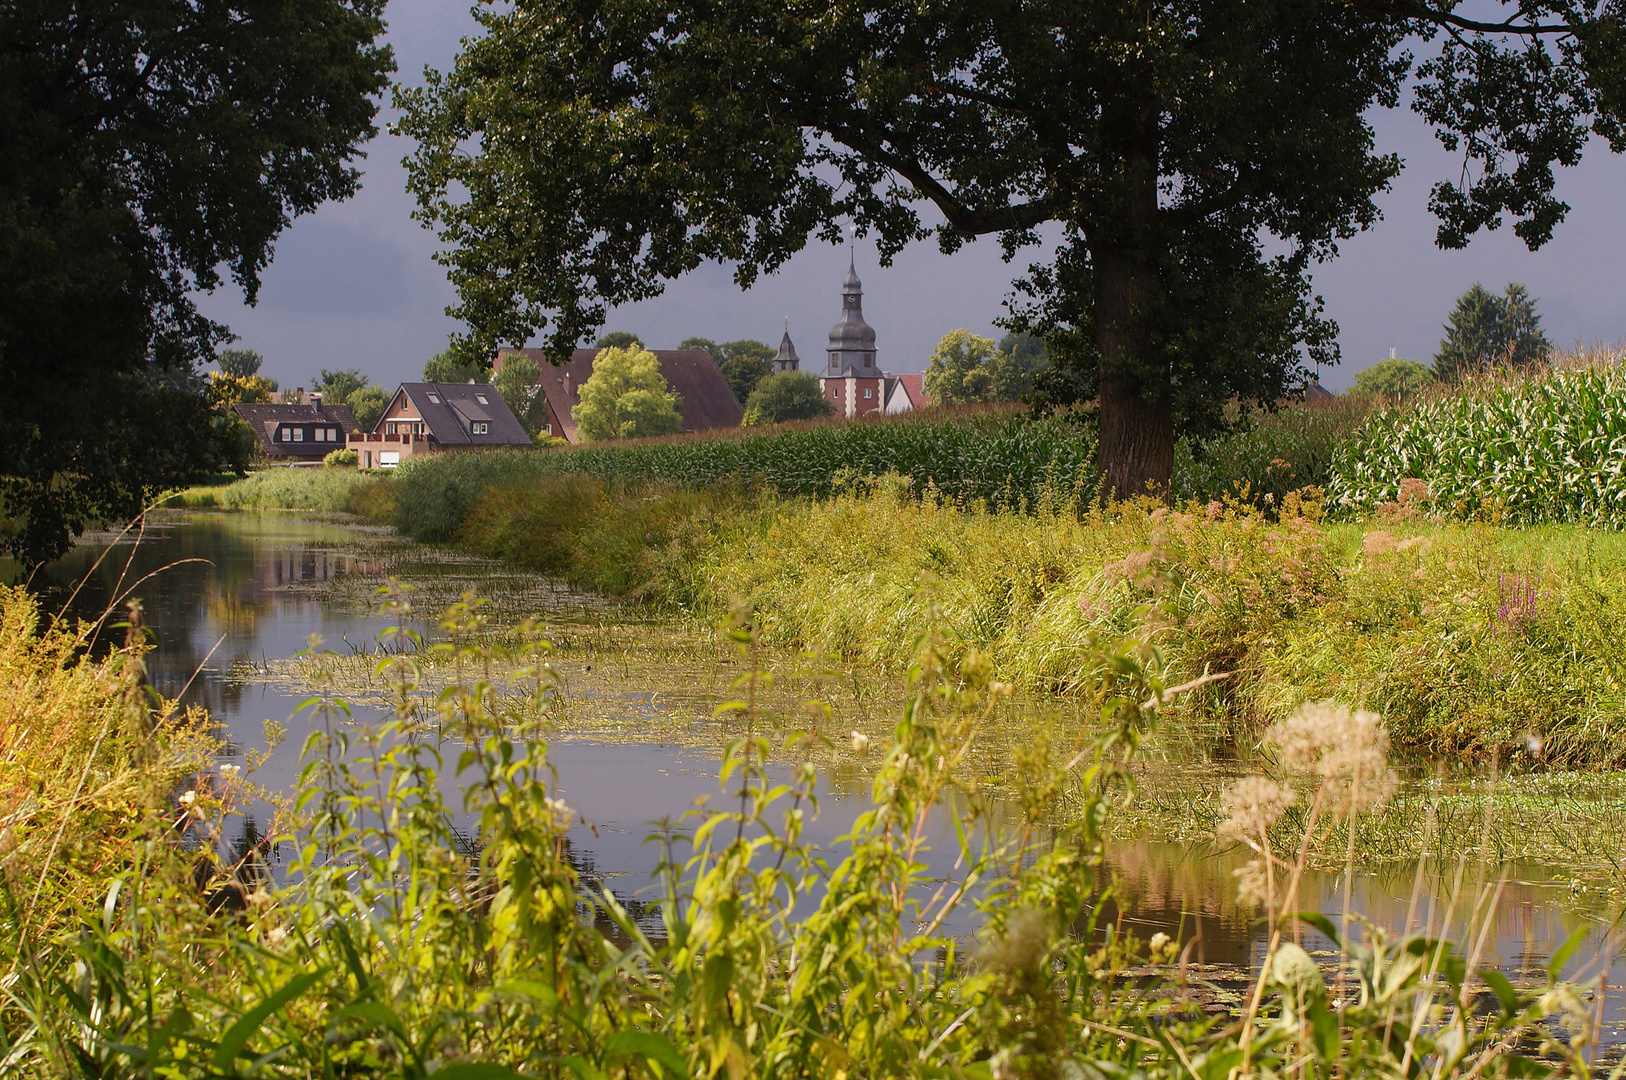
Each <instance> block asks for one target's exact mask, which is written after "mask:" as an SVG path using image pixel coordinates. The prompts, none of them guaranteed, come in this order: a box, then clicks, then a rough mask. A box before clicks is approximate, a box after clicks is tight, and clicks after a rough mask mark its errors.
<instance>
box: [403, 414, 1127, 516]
mask: <svg viewBox="0 0 1626 1080" xmlns="http://www.w3.org/2000/svg"><path fill="white" fill-rule="evenodd" d="M1091 449H1092V442H1091V439H1090V433H1089V431H1088V429H1085V428H1080V427H1078V426H1075V425H1073V424H1071V423H1069V422H1067V421H1066V420H1064V419H1062V418H1059V417H1052V418H1049V419H1046V420H1042V421H1034V420H1028V419H1025V418H1022V417H1019V416H1011V415H1002V414H987V415H982V416H976V415H972V416H963V417H949V418H942V417H897V418H887V419H884V420H875V421H870V422H862V423H854V424H827V425H825V424H821V425H817V426H813V427H808V428H802V429H790V430H779V431H771V432H761V433H757V432H750V433H740V434H735V435H733V436H731V437H729V438H710V439H697V438H684V439H681V440H673V441H671V442H644V443H639V444H636V445H628V446H589V447H581V448H576V449H571V450H568V451H564V452H561V453H554V454H532V453H526V452H512V451H504V450H493V451H488V452H483V453H480V454H439V455H435V456H432V457H427V458H418V459H413V460H412V461H410V462H407V463H404V464H403V465H402V467H401V468H400V470H399V471H398V473H397V475H396V477H395V485H396V487H397V489H398V496H397V506H398V508H399V509H398V514H399V516H398V518H397V524H398V526H399V527H400V528H401V530H402V531H403V532H405V533H407V534H408V535H410V536H412V537H414V538H415V539H419V540H429V541H436V542H443V541H446V540H450V539H451V538H452V537H453V536H455V535H456V534H457V530H458V526H459V525H460V524H461V523H462V521H463V518H464V516H465V515H466V514H467V513H468V511H469V508H470V507H471V506H472V505H473V504H474V501H475V500H476V499H477V498H478V497H479V495H480V493H481V492H482V491H484V490H485V489H486V488H487V487H490V486H493V485H523V484H524V483H526V482H529V481H530V480H532V479H534V478H537V477H541V476H554V475H559V474H562V473H579V474H581V475H583V476H589V477H592V478H594V479H595V480H598V481H599V482H601V483H604V484H607V485H617V484H627V483H637V482H642V481H653V482H656V483H660V484H672V485H679V486H683V487H688V488H702V487H707V486H709V485H713V484H717V483H720V482H723V481H729V480H733V481H737V482H743V483H753V482H754V483H761V484H766V485H768V486H770V487H773V488H775V489H776V490H778V491H779V492H780V493H782V494H785V495H817V496H823V495H828V494H830V493H831V492H834V491H837V490H840V489H842V488H844V487H846V486H848V485H850V484H851V483H852V482H854V481H855V480H860V479H864V478H871V479H872V478H875V477H879V476H884V475H886V474H887V473H890V472H899V473H903V474H905V475H907V476H909V477H910V478H911V484H912V488H913V490H914V491H916V492H923V491H926V490H928V489H934V490H937V491H940V492H942V493H944V494H946V495H947V496H948V497H950V498H953V499H961V500H965V501H967V502H971V501H976V500H984V501H988V502H1001V503H1004V502H1008V503H1012V504H1018V505H1019V504H1023V503H1035V502H1037V501H1038V500H1039V499H1041V498H1042V497H1044V496H1045V494H1046V493H1047V492H1051V493H1054V492H1057V491H1059V492H1062V493H1063V497H1065V498H1067V499H1069V500H1071V499H1072V498H1073V497H1074V495H1075V494H1076V496H1077V498H1078V499H1079V500H1080V501H1088V500H1089V499H1090V498H1091V497H1092V495H1093V493H1094V490H1095V489H1094V486H1093V485H1094V472H1093V469H1092V461H1091Z"/></svg>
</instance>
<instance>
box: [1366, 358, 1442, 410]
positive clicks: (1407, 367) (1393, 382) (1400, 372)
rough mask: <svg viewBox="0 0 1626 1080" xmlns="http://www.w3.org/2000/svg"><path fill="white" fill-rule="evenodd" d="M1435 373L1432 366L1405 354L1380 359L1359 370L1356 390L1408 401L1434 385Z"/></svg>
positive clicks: (1374, 395)
mask: <svg viewBox="0 0 1626 1080" xmlns="http://www.w3.org/2000/svg"><path fill="white" fill-rule="evenodd" d="M1433 383H1434V372H1433V370H1431V369H1430V368H1429V367H1428V365H1426V364H1422V363H1419V362H1418V361H1416V360H1408V359H1406V358H1405V357H1403V356H1391V357H1389V358H1388V359H1387V360H1379V361H1378V362H1377V363H1375V364H1373V365H1372V366H1371V367H1368V368H1364V369H1362V370H1360V371H1357V372H1356V373H1355V393H1357V394H1360V395H1361V396H1363V397H1385V398H1389V399H1391V400H1393V401H1405V400H1406V399H1407V398H1412V397H1416V396H1417V395H1418V394H1420V393H1422V391H1423V390H1425V389H1426V388H1428V387H1429V386H1431V385H1433Z"/></svg>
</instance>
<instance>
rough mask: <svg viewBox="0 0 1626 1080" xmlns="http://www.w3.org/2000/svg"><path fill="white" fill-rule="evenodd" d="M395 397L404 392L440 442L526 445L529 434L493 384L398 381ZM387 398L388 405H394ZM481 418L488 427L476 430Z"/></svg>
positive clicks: (377, 428) (386, 411)
mask: <svg viewBox="0 0 1626 1080" xmlns="http://www.w3.org/2000/svg"><path fill="white" fill-rule="evenodd" d="M395 394H396V397H400V396H401V395H403V394H405V395H406V396H407V397H408V398H409V399H411V401H412V405H413V407H414V408H416V409H417V410H418V415H419V416H421V417H423V422H424V426H425V427H427V428H428V429H429V435H430V436H431V437H432V438H433V439H434V440H435V441H436V442H438V443H440V444H441V445H443V446H530V445H531V437H530V436H529V435H527V434H525V429H524V428H523V427H521V426H520V422H519V420H518V419H517V418H516V417H515V416H514V413H513V410H511V409H510V408H509V407H508V403H507V402H506V401H504V400H503V399H502V395H501V394H499V393H497V388H496V387H495V386H488V385H486V384H485V383H434V382H423V383H402V384H401V388H400V389H399V390H397V391H396V392H395ZM394 404H395V401H394V399H391V401H390V405H394ZM389 411H390V410H389V408H388V407H386V408H385V409H384V413H383V414H382V415H380V416H379V418H378V423H377V424H374V425H373V431H374V432H377V431H380V430H382V428H383V425H384V422H385V417H387V416H388V415H389ZM477 421H478V422H484V423H485V424H487V425H488V426H489V428H490V430H488V431H487V432H485V433H484V434H476V433H475V431H474V428H473V424H474V423H475V422H477Z"/></svg>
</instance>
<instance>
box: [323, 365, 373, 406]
mask: <svg viewBox="0 0 1626 1080" xmlns="http://www.w3.org/2000/svg"><path fill="white" fill-rule="evenodd" d="M366 385H367V376H365V375H363V374H362V373H361V372H360V371H357V370H356V369H355V368H350V369H348V370H346V371H329V370H328V369H327V368H323V369H322V371H321V373H320V374H318V375H317V376H316V379H315V381H314V382H313V383H312V384H311V392H312V393H316V394H321V395H322V400H323V401H325V402H327V403H329V404H332V405H343V404H344V403H345V402H347V401H349V400H350V395H351V394H354V393H355V392H356V391H357V390H360V389H361V388H362V387H364V386H366Z"/></svg>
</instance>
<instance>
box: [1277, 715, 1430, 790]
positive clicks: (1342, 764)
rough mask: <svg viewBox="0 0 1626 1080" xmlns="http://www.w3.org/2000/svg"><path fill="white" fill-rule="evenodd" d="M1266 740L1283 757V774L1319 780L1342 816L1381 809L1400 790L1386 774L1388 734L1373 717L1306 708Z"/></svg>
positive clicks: (1389, 771) (1390, 771)
mask: <svg viewBox="0 0 1626 1080" xmlns="http://www.w3.org/2000/svg"><path fill="white" fill-rule="evenodd" d="M1265 737H1266V738H1267V739H1268V740H1269V741H1271V742H1273V743H1275V744H1276V746H1277V748H1278V749H1279V750H1280V751H1281V756H1282V766H1283V767H1284V768H1286V769H1288V770H1289V771H1291V772H1306V773H1316V774H1319V775H1320V776H1321V778H1322V780H1323V781H1324V782H1325V783H1326V786H1327V789H1328V791H1329V793H1330V794H1332V795H1333V796H1335V798H1336V799H1337V800H1339V805H1340V807H1341V809H1343V810H1344V811H1346V812H1350V813H1354V812H1358V811H1361V810H1368V809H1371V808H1372V807H1375V806H1381V805H1382V804H1383V803H1385V802H1387V801H1388V800H1389V797H1390V796H1392V795H1393V794H1394V793H1395V791H1396V789H1398V788H1399V786H1400V778H1399V777H1398V776H1396V775H1395V772H1394V770H1393V769H1391V768H1389V733H1388V731H1387V730H1386V729H1385V728H1384V726H1383V718H1382V717H1380V716H1379V715H1378V714H1377V713H1375V712H1368V711H1367V710H1365V709H1361V710H1358V711H1355V712H1351V711H1350V710H1349V709H1348V708H1347V707H1345V706H1343V705H1339V704H1338V703H1337V702H1333V701H1314V702H1306V703H1305V704H1303V705H1301V706H1299V708H1298V710H1297V711H1296V712H1294V713H1293V715H1292V716H1289V717H1288V718H1287V719H1286V720H1283V721H1281V722H1279V723H1277V724H1275V725H1273V726H1272V727H1271V729H1270V730H1269V731H1268V732H1266V733H1265Z"/></svg>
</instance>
